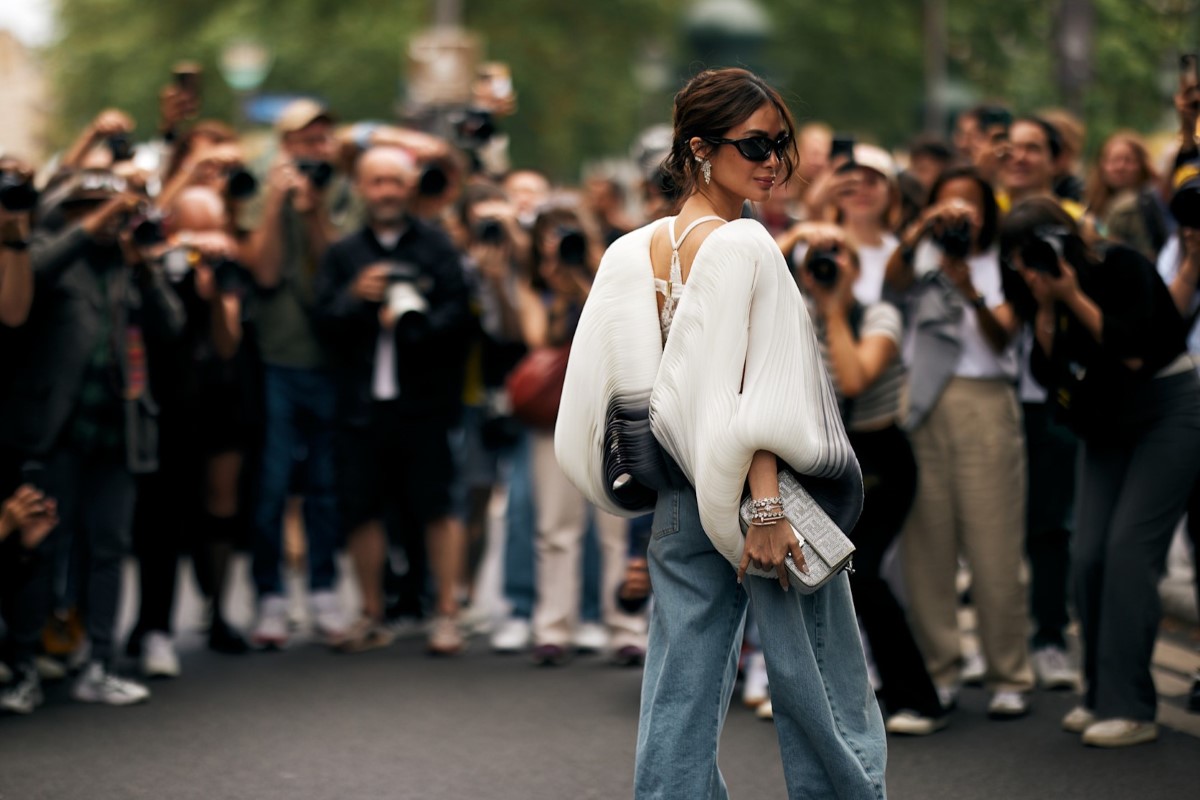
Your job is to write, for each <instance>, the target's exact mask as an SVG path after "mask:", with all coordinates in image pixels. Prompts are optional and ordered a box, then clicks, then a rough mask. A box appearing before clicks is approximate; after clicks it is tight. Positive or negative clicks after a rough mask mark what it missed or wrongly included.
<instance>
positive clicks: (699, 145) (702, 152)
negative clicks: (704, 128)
mask: <svg viewBox="0 0 1200 800" xmlns="http://www.w3.org/2000/svg"><path fill="white" fill-rule="evenodd" d="M688 147H689V148H691V151H692V157H693V158H695V159H696V160H698V161H703V160H704V159H706V158H708V157H709V155H711V154H712V145H710V144H709V143H708V142H706V141H704V140H703V139H701V138H700V137H699V136H693V137H692V138H691V139H688Z"/></svg>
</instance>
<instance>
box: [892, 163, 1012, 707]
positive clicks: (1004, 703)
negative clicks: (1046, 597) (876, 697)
mask: <svg viewBox="0 0 1200 800" xmlns="http://www.w3.org/2000/svg"><path fill="white" fill-rule="evenodd" d="M997 217H998V211H997V206H996V200H995V197H994V196H993V194H992V190H991V187H990V186H989V185H988V184H987V183H986V182H985V181H984V180H983V179H982V178H981V177H980V176H979V174H978V173H977V172H976V171H975V170H974V169H973V168H970V167H962V168H955V169H951V170H948V171H947V172H945V173H943V175H942V177H941V178H940V179H939V180H938V182H937V184H936V185H935V186H934V188H933V190H932V192H931V205H930V207H929V208H928V209H926V210H925V212H923V213H922V215H921V216H920V217H919V218H918V219H917V220H916V221H915V222H913V223H912V225H910V226H909V228H908V229H907V230H905V232H904V234H903V236H902V237H901V245H900V248H899V249H898V250H897V252H896V253H895V254H894V255H893V257H892V259H891V261H890V262H889V264H888V273H887V278H888V284H889V290H893V291H896V292H898V293H902V294H903V296H904V298H905V310H906V316H907V326H908V332H907V335H906V338H905V343H904V347H903V354H904V359H905V362H906V363H907V364H908V366H909V370H910V373H909V374H910V378H909V380H910V389H909V410H908V414H907V417H906V420H905V427H906V428H907V429H908V430H909V432H910V435H911V437H912V444H913V450H914V452H915V454H916V459H917V472H918V479H917V496H916V500H915V502H914V505H913V509H912V513H911V514H910V515H909V518H908V522H907V524H906V526H905V530H904V533H903V535H902V540H901V541H902V562H903V565H904V573H905V578H906V585H907V589H908V594H909V612H910V618H911V621H912V625H913V631H914V633H915V634H916V637H917V641H918V643H919V644H920V645H921V649H922V651H923V652H924V654H925V658H926V662H927V664H928V667H929V672H930V675H931V676H932V677H933V680H934V683H935V684H937V686H938V692H939V694H940V695H941V696H942V702H943V704H944V705H953V703H954V700H955V697H956V695H957V691H958V687H959V685H960V684H961V682H962V667H963V652H962V648H961V638H960V634H959V628H958V618H957V609H958V592H957V590H956V586H955V577H956V575H957V572H958V559H959V556H960V554H961V555H962V556H963V557H964V558H965V560H966V562H967V564H968V565H969V567H970V569H971V579H972V583H971V587H972V588H971V596H972V599H973V601H974V604H975V608H976V610H977V612H978V615H979V634H980V642H981V646H982V651H983V656H984V659H985V661H986V664H987V671H986V673H985V675H984V680H985V682H986V684H987V686H988V688H989V689H990V691H991V692H992V698H991V702H990V703H989V705H988V712H989V715H990V716H992V717H997V718H999V717H1014V716H1020V715H1022V714H1025V713H1026V712H1027V711H1028V700H1027V698H1026V694H1027V692H1028V691H1029V690H1030V689H1032V688H1033V671H1032V669H1031V667H1030V660H1029V645H1028V641H1027V638H1026V637H1027V628H1028V625H1029V621H1028V613H1027V609H1028V598H1027V596H1026V589H1025V581H1024V578H1023V575H1022V557H1023V539H1024V535H1023V533H1024V529H1025V453H1024V447H1023V437H1022V432H1021V415H1020V406H1019V404H1018V402H1017V396H1016V391H1015V388H1014V384H1015V382H1016V378H1017V357H1016V352H1015V349H1014V347H1013V338H1014V336H1015V334H1016V332H1017V328H1018V323H1017V319H1016V316H1015V314H1014V313H1013V310H1012V308H1011V306H1010V305H1009V304H1008V303H1007V301H1006V300H1005V296H1004V291H1003V288H1002V286H1001V273H1000V260H999V255H998V250H997V248H996V245H995V235H996V228H997Z"/></svg>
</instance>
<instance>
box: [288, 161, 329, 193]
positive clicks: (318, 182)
mask: <svg viewBox="0 0 1200 800" xmlns="http://www.w3.org/2000/svg"><path fill="white" fill-rule="evenodd" d="M296 169H297V170H299V171H300V174H301V175H303V176H304V177H306V178H308V182H309V183H311V184H312V185H313V188H314V189H317V190H321V189H324V188H325V187H326V186H328V185H329V182H330V181H332V180H333V164H330V163H329V162H328V161H321V160H319V159H315V158H297V159H296Z"/></svg>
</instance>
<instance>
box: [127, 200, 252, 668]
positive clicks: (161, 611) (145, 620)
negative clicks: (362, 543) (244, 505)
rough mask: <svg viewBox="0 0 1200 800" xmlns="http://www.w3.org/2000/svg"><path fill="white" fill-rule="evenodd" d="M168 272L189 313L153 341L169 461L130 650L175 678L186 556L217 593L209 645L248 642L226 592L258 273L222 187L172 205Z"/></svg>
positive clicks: (233, 648)
mask: <svg viewBox="0 0 1200 800" xmlns="http://www.w3.org/2000/svg"><path fill="white" fill-rule="evenodd" d="M168 219H169V222H170V226H169V238H168V245H169V249H168V250H166V251H165V252H164V253H163V254H162V256H161V259H160V263H161V265H162V269H163V272H164V274H165V276H166V278H167V280H168V281H169V282H170V283H171V285H172V287H173V288H174V289H175V291H176V293H177V295H178V296H179V298H180V300H181V302H182V304H183V306H184V309H185V310H186V314H187V325H186V326H185V328H184V331H183V335H182V336H180V337H179V338H178V339H176V340H173V341H171V342H169V343H154V344H152V345H151V346H150V348H149V361H150V364H151V368H152V369H151V375H152V376H153V385H154V395H155V398H156V399H157V400H158V403H159V407H160V414H159V431H160V435H159V442H160V451H161V453H162V457H161V459H160V461H161V464H160V468H159V470H158V471H157V472H156V473H155V474H153V475H146V476H143V477H142V478H141V480H140V481H139V491H138V502H137V509H136V513H135V518H134V539H133V542H134V551H135V553H136V554H137V556H138V567H139V573H138V575H139V581H140V592H139V598H140V605H139V612H138V620H137V624H136V625H135V626H134V629H133V631H132V632H131V633H130V637H129V646H128V651H129V653H130V655H134V656H140V658H141V666H142V672H143V674H145V675H146V676H147V677H175V676H177V675H178V674H179V659H178V657H177V656H176V654H175V648H174V643H173V641H172V638H171V631H172V624H171V623H172V619H173V616H174V614H173V610H174V607H175V589H176V576H177V574H178V562H179V555H180V554H181V553H183V552H190V554H191V556H192V565H193V568H194V570H195V573H196V577H197V582H198V583H199V585H200V589H201V591H202V592H203V593H204V595H205V597H206V598H207V599H208V600H209V602H210V604H211V614H210V618H211V622H210V624H209V631H208V645H209V647H210V648H212V649H213V650H217V651H219V652H226V653H238V652H244V651H245V650H246V643H245V641H244V640H243V639H242V638H241V636H240V635H239V634H238V633H237V632H236V631H235V630H234V629H233V628H232V626H230V625H229V623H228V622H227V621H226V619H225V615H224V613H223V608H222V602H221V601H222V595H223V594H224V588H225V585H226V579H227V576H228V572H229V561H230V558H231V557H232V555H233V550H234V544H235V542H236V541H237V539H238V534H239V525H238V519H237V513H238V510H239V509H238V481H239V478H240V473H241V466H242V457H243V453H244V452H245V450H246V448H247V446H248V442H249V432H248V424H247V413H246V410H247V406H248V400H247V398H246V396H245V389H244V387H245V385H246V382H245V381H244V380H243V377H244V374H245V369H246V360H245V356H244V354H243V353H242V351H241V349H240V344H241V337H242V319H241V317H242V300H241V294H242V293H243V292H244V291H245V290H246V289H247V288H248V284H249V276H248V275H246V273H245V272H244V270H243V269H242V268H241V266H240V265H239V264H238V263H237V261H236V259H237V252H238V243H237V241H236V240H235V239H234V238H233V237H232V236H230V235H229V234H228V233H227V232H226V221H227V210H226V206H225V202H224V200H223V199H222V197H221V196H220V195H219V194H218V193H217V192H216V191H215V190H213V189H210V188H208V187H203V186H193V187H190V188H187V189H184V190H182V191H181V192H179V193H178V194H177V195H176V196H175V200H174V202H173V203H172V204H171V208H170V216H169V217H168Z"/></svg>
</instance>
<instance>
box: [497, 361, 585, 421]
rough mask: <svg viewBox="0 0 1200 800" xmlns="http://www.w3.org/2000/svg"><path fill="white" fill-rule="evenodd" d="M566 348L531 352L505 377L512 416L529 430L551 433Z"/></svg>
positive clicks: (560, 394) (558, 399)
mask: <svg viewBox="0 0 1200 800" xmlns="http://www.w3.org/2000/svg"><path fill="white" fill-rule="evenodd" d="M570 353H571V346H570V345H561V346H559V347H539V348H537V349H535V350H531V351H530V352H529V353H528V354H527V355H526V356H525V357H524V358H522V359H521V360H520V362H518V363H517V366H515V367H513V371H512V372H510V373H509V374H508V379H507V381H506V386H507V388H508V399H509V402H511V403H512V411H513V416H514V417H516V418H517V419H519V420H521V421H522V422H524V423H525V424H526V425H529V426H530V427H533V428H538V429H540V430H547V431H549V430H554V423H555V421H556V420H557V419H558V404H559V402H560V401H561V400H562V391H563V381H565V380H566V377H567V357H568V356H569V355H570Z"/></svg>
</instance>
